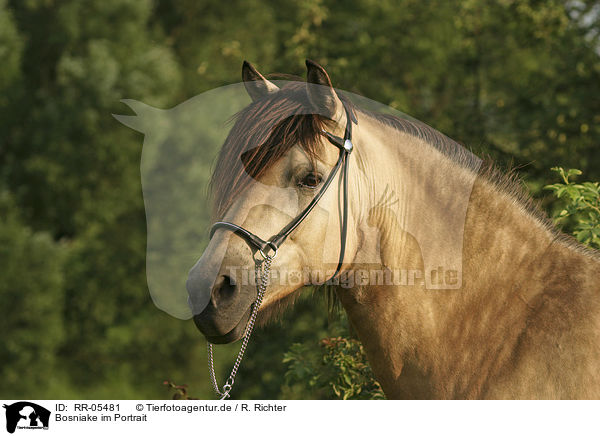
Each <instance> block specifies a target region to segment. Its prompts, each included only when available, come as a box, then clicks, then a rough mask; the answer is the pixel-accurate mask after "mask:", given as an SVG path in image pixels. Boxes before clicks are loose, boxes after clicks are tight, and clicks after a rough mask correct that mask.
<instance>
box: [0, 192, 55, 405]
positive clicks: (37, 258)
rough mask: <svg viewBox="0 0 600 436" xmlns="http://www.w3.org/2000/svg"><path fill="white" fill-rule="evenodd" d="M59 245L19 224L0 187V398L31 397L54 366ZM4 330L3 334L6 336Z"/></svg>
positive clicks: (46, 382)
mask: <svg viewBox="0 0 600 436" xmlns="http://www.w3.org/2000/svg"><path fill="white" fill-rule="evenodd" d="M64 255H65V247H64V246H63V244H61V243H58V242H55V241H53V240H52V238H51V237H50V235H49V234H47V233H43V232H34V231H32V230H31V229H30V228H29V227H27V226H26V225H24V224H23V222H22V221H21V219H20V217H19V216H18V211H17V209H16V208H15V205H14V202H13V201H12V199H11V198H10V196H9V195H8V193H7V192H6V191H3V190H2V191H0V277H1V278H2V279H1V280H0V295H1V296H2V306H1V309H2V314H1V316H0V331H1V332H3V339H2V341H0V362H2V364H1V365H0V380H2V383H0V396H2V397H4V398H6V397H11V396H12V397H14V396H15V395H18V396H25V397H26V396H30V397H36V396H37V395H39V393H40V391H43V390H44V389H47V388H48V387H49V386H50V385H51V383H52V380H49V379H48V374H51V373H53V372H54V371H56V370H57V369H58V368H59V366H60V361H59V360H58V359H57V354H58V350H59V347H60V344H61V341H62V340H63V338H64V333H65V331H64V324H63V319H62V308H63V304H64V287H63V260H64V257H65V256H64ZM7 333H8V334H7Z"/></svg>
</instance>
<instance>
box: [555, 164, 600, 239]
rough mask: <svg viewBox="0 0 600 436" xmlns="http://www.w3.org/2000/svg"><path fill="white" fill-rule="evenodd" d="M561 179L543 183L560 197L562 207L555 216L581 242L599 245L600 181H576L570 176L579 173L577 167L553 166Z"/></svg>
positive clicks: (573, 176)
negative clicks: (555, 181) (550, 183)
mask: <svg viewBox="0 0 600 436" xmlns="http://www.w3.org/2000/svg"><path fill="white" fill-rule="evenodd" d="M552 171H555V172H557V173H558V174H559V175H560V177H561V179H562V182H560V183H554V184H552V185H546V186H544V189H549V190H551V191H553V192H554V195H555V196H556V198H558V199H561V200H562V203H561V207H560V208H559V210H558V212H556V213H555V215H554V219H555V220H556V222H557V223H559V224H566V225H567V228H568V229H570V231H571V232H572V233H573V234H574V235H575V238H577V240H578V241H579V242H581V243H583V244H586V245H589V246H591V247H594V248H600V183H598V182H583V183H575V182H574V181H573V180H572V179H573V178H575V177H576V176H579V175H581V174H582V172H581V171H580V170H578V169H569V170H564V169H563V168H561V167H554V168H552Z"/></svg>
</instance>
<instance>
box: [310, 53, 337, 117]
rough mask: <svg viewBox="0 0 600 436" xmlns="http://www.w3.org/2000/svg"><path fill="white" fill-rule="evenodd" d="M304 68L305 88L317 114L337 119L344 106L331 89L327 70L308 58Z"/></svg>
mask: <svg viewBox="0 0 600 436" xmlns="http://www.w3.org/2000/svg"><path fill="white" fill-rule="evenodd" d="M306 69H307V76H306V81H307V83H308V85H307V90H308V98H309V99H310V102H311V103H312V105H313V106H314V107H315V109H316V110H317V113H318V114H320V115H324V116H326V117H328V118H330V119H332V120H333V121H339V120H340V119H341V118H342V116H343V114H344V106H343V104H342V101H341V100H340V98H339V97H338V95H337V93H336V92H335V90H334V89H333V85H332V84H331V80H330V79H329V76H328V75H327V72H326V71H325V69H324V68H323V67H322V66H321V65H319V64H317V63H316V62H314V61H311V60H310V59H307V60H306ZM315 85H319V86H315Z"/></svg>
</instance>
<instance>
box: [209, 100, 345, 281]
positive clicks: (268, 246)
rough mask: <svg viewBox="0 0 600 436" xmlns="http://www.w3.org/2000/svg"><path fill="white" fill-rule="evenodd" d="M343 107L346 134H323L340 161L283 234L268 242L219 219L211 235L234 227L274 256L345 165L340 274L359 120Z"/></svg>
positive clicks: (264, 252)
mask: <svg viewBox="0 0 600 436" xmlns="http://www.w3.org/2000/svg"><path fill="white" fill-rule="evenodd" d="M342 104H343V103H342ZM343 106H344V111H345V113H346V129H345V132H344V137H343V138H340V137H339V136H335V135H332V134H331V133H329V132H326V131H324V130H323V131H322V133H323V134H324V135H325V136H326V137H327V139H328V140H329V142H331V143H332V144H333V145H335V146H336V147H337V148H339V150H340V154H339V157H338V160H337V162H336V164H335V166H334V167H333V169H332V170H331V172H330V173H329V176H328V177H327V179H325V182H324V183H323V186H322V187H321V189H320V190H319V192H318V193H317V195H315V196H314V198H313V199H312V200H311V202H310V203H309V204H308V206H306V207H305V208H304V210H303V211H302V212H300V213H299V214H298V215H297V216H296V218H294V219H293V220H292V221H290V222H289V223H288V224H287V225H286V226H285V227H284V228H283V229H281V231H280V232H279V233H277V234H276V235H273V236H271V238H270V239H269V240H268V241H265V240H264V239H261V238H260V237H258V236H256V235H255V234H254V233H252V232H250V231H249V230H246V229H244V228H243V227H241V226H238V225H237V224H233V223H229V222H225V221H218V222H216V223H214V224H213V226H212V228H211V229H210V238H212V237H213V235H214V234H215V232H216V231H217V230H218V229H226V230H230V231H232V232H233V233H235V234H236V235H238V236H240V237H241V238H242V239H244V240H245V241H246V242H247V243H248V245H250V248H254V249H256V250H258V251H259V252H260V254H261V255H262V257H263V259H266V258H267V254H266V251H272V252H273V254H272V256H271V257H272V258H274V257H275V256H276V255H277V250H278V249H279V247H281V244H283V243H284V242H285V240H286V239H287V237H288V236H289V235H290V234H291V233H292V232H293V231H294V230H295V229H296V227H298V226H299V225H300V224H301V223H302V221H304V220H305V219H306V217H307V216H308V215H309V214H310V212H311V211H312V210H313V208H314V207H315V206H316V205H317V203H318V202H319V200H320V199H321V197H323V195H324V194H325V192H326V191H327V188H329V186H330V185H331V182H332V181H333V179H334V178H335V176H336V174H337V173H338V171H339V170H340V168H343V169H342V174H343V189H344V197H343V206H342V207H343V217H342V227H341V238H340V244H341V246H340V257H339V261H338V265H337V268H336V270H335V273H334V274H333V276H332V277H331V278H330V279H329V280H331V279H333V278H334V277H335V276H337V274H338V273H339V272H340V269H341V267H342V263H343V261H344V253H345V251H346V235H347V232H348V156H349V155H350V153H352V149H353V148H354V146H353V145H352V123H353V122H354V123H356V118H354V116H353V115H352V112H351V111H350V110H349V109H348V107H347V106H346V105H345V104H343Z"/></svg>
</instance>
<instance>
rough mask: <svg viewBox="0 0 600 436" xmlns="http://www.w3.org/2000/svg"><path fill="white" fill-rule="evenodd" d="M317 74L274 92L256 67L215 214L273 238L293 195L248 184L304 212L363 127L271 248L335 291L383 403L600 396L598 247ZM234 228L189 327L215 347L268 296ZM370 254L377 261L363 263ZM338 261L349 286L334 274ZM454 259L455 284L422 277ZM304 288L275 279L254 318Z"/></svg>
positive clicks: (318, 70) (220, 164)
mask: <svg viewBox="0 0 600 436" xmlns="http://www.w3.org/2000/svg"><path fill="white" fill-rule="evenodd" d="M306 65H307V79H306V82H302V83H292V84H290V85H286V86H282V87H281V88H280V87H279V86H277V85H276V84H275V83H273V82H271V81H270V80H268V79H266V78H265V77H264V76H263V75H262V74H261V73H260V72H259V71H258V70H257V69H256V68H255V67H254V66H252V65H251V64H250V63H248V62H244V64H243V67H242V78H243V80H244V85H245V87H246V89H247V91H248V94H249V95H250V97H251V100H252V102H251V103H250V105H248V106H247V107H246V108H245V109H243V110H242V111H241V112H240V113H239V114H238V115H237V117H236V118H235V123H234V125H233V127H232V129H231V132H230V133H229V136H228V137H227V139H226V141H225V143H224V144H223V147H222V150H221V152H220V154H219V157H218V160H217V162H216V166H215V169H214V172H213V176H212V190H213V198H214V204H213V212H214V217H215V219H218V220H219V221H225V222H229V223H236V225H239V226H240V227H239V228H242V227H243V229H249V230H248V232H249V233H251V234H253V235H261V236H262V237H267V236H269V235H273V234H274V233H275V232H277V231H278V230H279V229H280V228H282V227H284V226H285V225H286V224H287V223H288V222H290V220H291V219H292V218H293V217H294V216H293V214H286V213H282V212H281V211H280V210H278V209H277V208H275V207H268V206H264V207H262V206H261V205H268V204H272V203H273V202H274V201H275V202H277V201H280V202H281V201H283V200H281V198H280V197H278V198H276V199H273V198H271V197H270V196H271V195H279V194H270V193H269V192H270V191H269V189H262V190H261V189H257V188H256V187H254V186H252V185H250V184H248V183H247V177H248V175H249V176H250V177H251V178H252V179H254V180H258V181H260V183H261V184H262V185H265V186H271V187H278V188H286V189H288V190H291V191H293V192H295V195H296V197H295V198H296V201H297V203H298V204H297V206H298V207H300V208H302V207H304V206H306V205H307V204H309V203H310V201H311V198H313V197H314V196H315V193H316V192H317V191H318V190H319V189H321V188H322V186H323V183H324V182H325V179H326V176H327V174H330V173H331V171H332V169H333V168H334V167H335V166H336V164H337V163H338V160H339V159H340V157H339V156H340V155H339V150H338V149H337V148H336V147H332V145H331V138H332V137H337V138H342V139H343V137H344V136H347V133H348V132H347V129H348V124H351V126H352V127H353V131H352V144H353V145H354V150H353V152H352V153H351V154H350V155H349V156H348V157H347V169H348V172H347V173H346V175H347V179H348V180H347V181H346V184H344V183H342V173H341V172H340V173H339V175H338V176H337V177H336V180H335V181H334V182H333V183H332V184H331V185H330V186H329V188H328V190H327V192H325V193H324V195H323V196H322V198H321V199H320V200H319V207H318V208H315V209H314V210H312V211H311V212H310V213H308V214H307V215H306V216H305V217H303V219H302V220H301V222H300V223H299V224H298V225H297V227H295V228H294V229H293V231H291V232H290V233H289V238H288V239H287V242H286V244H285V245H283V246H277V247H271V246H267V249H271V248H274V249H275V251H276V253H272V255H270V256H269V259H271V258H272V271H274V272H277V271H305V272H306V271H308V272H309V275H311V274H312V275H311V277H312V276H313V275H314V276H316V277H318V278H319V280H320V283H323V282H325V283H328V284H330V285H331V286H332V287H333V289H334V291H335V294H336V296H337V298H338V299H339V301H340V302H341V305H342V307H343V309H344V310H345V312H346V313H347V316H348V318H349V321H350V323H351V325H352V326H353V328H354V329H355V330H356V332H357V335H358V337H359V339H360V341H361V342H362V344H363V345H364V349H365V352H366V355H367V358H368V361H369V363H370V365H371V367H372V369H373V373H374V375H375V378H376V379H377V380H378V382H379V383H380V384H381V386H382V388H383V390H384V392H385V395H386V397H387V398H389V399H598V398H600V284H599V282H598V278H599V277H600V256H599V254H598V252H596V251H594V250H592V249H589V248H586V247H584V246H583V245H581V244H579V243H578V242H576V241H575V240H574V239H573V238H571V237H569V236H567V235H565V234H562V233H561V232H560V231H559V230H558V229H556V228H555V227H554V226H553V224H552V223H551V222H550V221H549V220H548V219H547V218H546V217H545V216H544V214H543V213H542V212H541V211H540V210H539V208H538V206H537V205H536V204H535V203H534V201H533V200H532V199H531V198H530V196H529V195H528V194H526V193H525V192H524V189H522V187H521V185H520V182H519V180H518V178H517V177H516V176H514V174H503V173H502V172H501V171H499V170H498V169H496V167H495V166H494V165H493V164H492V163H485V164H483V165H482V164H481V161H479V160H478V159H474V158H473V157H472V156H471V155H470V153H468V152H466V151H465V150H464V149H463V148H462V147H461V146H458V144H456V143H455V142H454V141H452V140H451V139H449V138H447V137H446V136H444V135H442V134H441V133H439V132H437V131H436V130H434V129H432V128H430V127H428V126H426V125H425V124H422V123H419V122H417V121H416V120H407V119H401V118H398V117H396V116H393V115H386V114H381V113H375V112H372V111H369V110H365V109H362V108H360V107H358V106H357V105H354V104H353V103H352V102H350V101H349V100H348V99H347V98H346V97H344V95H343V93H340V92H337V91H336V90H335V89H334V88H333V86H332V82H331V79H330V77H329V75H328V73H327V72H326V71H325V69H324V68H323V67H322V66H320V65H318V64H317V63H315V62H313V61H310V60H307V62H306ZM290 114H291V115H290ZM245 180H246V181H245ZM344 185H346V190H347V191H346V192H344ZM344 196H345V197H346V199H347V202H348V205H347V209H348V210H347V211H346V214H344V213H343V211H342V204H341V203H342V201H341V198H342V197H344ZM323 211H326V212H328V213H324V212H323ZM449 217H450V218H449ZM332 223H333V224H332ZM344 224H345V227H346V229H345V230H346V232H345V234H344ZM236 228H237V227H236ZM324 229H327V230H326V231H324ZM227 230H228V229H226V228H217V229H215V230H214V235H213V236H212V239H211V240H210V242H209V244H208V246H207V248H206V250H205V251H204V253H203V254H202V256H201V257H200V259H199V260H198V261H197V263H196V264H195V265H194V267H193V268H192V269H191V270H190V272H189V275H188V278H187V290H188V294H189V299H190V304H191V305H192V306H193V307H194V322H195V324H196V326H197V327H198V329H199V330H200V332H201V333H203V334H204V336H205V337H206V338H207V339H208V341H209V342H211V343H230V342H233V341H236V340H238V339H240V338H241V337H242V336H243V335H244V331H245V327H246V325H247V323H248V320H249V318H250V316H251V312H252V311H251V307H252V305H253V303H254V301H255V299H256V288H255V285H254V284H253V283H251V282H244V281H242V280H239V279H238V278H235V277H233V274H232V273H231V271H235V270H240V269H243V268H247V269H249V270H252V269H253V268H254V267H255V266H256V264H255V262H256V258H257V257H256V256H257V255H258V253H259V252H260V254H261V255H264V254H265V253H263V250H261V249H259V248H260V247H255V246H253V245H252V244H249V243H248V242H247V240H246V239H247V238H245V237H238V236H240V232H239V231H238V232H235V233H237V235H236V234H235V233H232V232H229V231H227ZM229 230H231V228H230V229H229ZM374 231H375V233H376V234H377V237H376V238H371V237H369V235H372V234H373V232H374ZM258 239H259V240H261V241H263V242H264V240H263V239H261V238H260V237H259V238H258ZM342 239H343V248H342V249H340V244H339V241H340V240H342ZM449 246H452V247H453V248H448V247H449ZM456 247H458V250H457V249H456ZM263 248H264V247H263ZM367 251H369V252H376V253H377V254H378V256H377V257H376V258H377V260H376V261H374V260H373V259H374V258H373V257H371V258H369V259H367V260H362V259H364V256H363V254H364V253H365V252H367ZM216 252H221V253H224V255H223V256H222V258H216V256H214V253H216ZM340 252H342V253H341V255H340ZM439 253H442V254H441V255H439ZM274 254H277V256H276V257H274V258H273V255H274ZM338 256H340V261H339V271H338V272H336V274H333V275H334V276H336V278H338V279H340V280H338V281H337V282H336V281H335V280H334V281H331V280H330V281H327V280H328V278H329V279H332V278H333V277H332V270H333V269H332V268H331V264H335V262H337V259H338ZM259 258H260V256H259ZM457 258H458V259H459V260H460V265H458V267H457V268H458V269H459V270H458V271H456V270H452V268H450V270H448V271H441V272H440V274H441V275H442V276H443V277H444V279H445V281H446V282H447V283H446V286H445V289H433V288H435V287H433V286H428V283H427V280H423V275H424V274H426V273H427V272H429V273H431V274H433V273H435V272H436V271H438V270H436V269H435V265H436V264H444V265H445V264H447V263H449V264H452V265H454V266H456V263H457V262H456V259H457ZM436 262H437V263H436ZM440 262H441V263H440ZM444 262H446V263H444ZM428 265H433V267H432V268H429V267H428ZM373 271H375V272H381V271H384V272H386V273H389V272H391V271H409V272H411V271H412V272H419V271H420V273H419V274H415V275H413V276H409V279H408V280H406V277H404V280H395V279H392V280H383V281H381V280H372V279H368V277H369V273H370V272H373ZM365 272H366V274H365ZM214 277H216V279H214ZM348 277H354V280H350V281H349V280H346V281H343V280H341V278H348ZM364 277H367V279H366V280H364ZM411 278H412V279H411ZM415 278H416V279H415ZM419 278H421V279H419ZM438 279H439V277H438ZM434 282H435V280H433V279H431V280H429V284H432V283H433V284H435V283H434ZM305 284H306V283H305V282H298V281H294V282H293V283H292V282H291V281H280V282H278V283H270V284H269V286H268V288H267V289H266V292H265V294H264V299H263V302H262V305H261V307H260V310H259V312H258V321H259V323H264V322H267V321H268V320H270V319H272V318H273V317H275V316H277V315H280V314H281V313H282V311H283V310H284V309H285V308H286V307H287V306H289V305H290V304H291V303H292V302H293V301H294V299H295V298H296V297H297V295H298V293H299V292H300V289H301V288H303V287H304V285H305ZM344 284H345V286H344ZM441 288H444V286H442V287H441ZM201 301H203V302H206V303H205V304H204V306H203V305H202V304H200V303H199V302H201Z"/></svg>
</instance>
